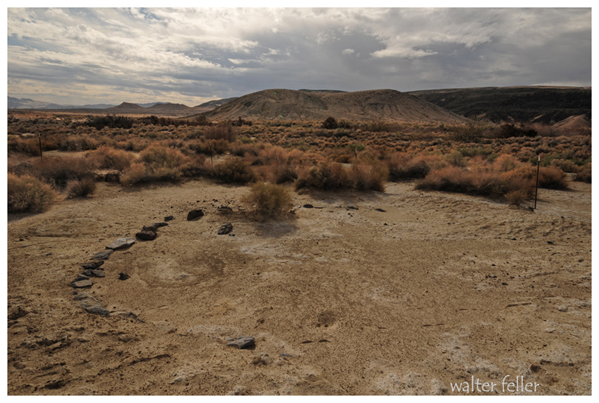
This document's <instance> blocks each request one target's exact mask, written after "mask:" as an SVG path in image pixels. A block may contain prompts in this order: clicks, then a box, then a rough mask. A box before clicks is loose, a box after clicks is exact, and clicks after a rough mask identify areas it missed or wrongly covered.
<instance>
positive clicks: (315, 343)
mask: <svg viewBox="0 0 599 403" xmlns="http://www.w3.org/2000/svg"><path fill="white" fill-rule="evenodd" d="M572 187H573V189H574V190H573V191H569V192H563V191H553V190H545V189H541V190H540V191H539V197H540V201H539V204H538V210H537V211H536V212H534V213H532V212H530V211H527V210H524V209H517V208H511V207H509V206H507V205H505V204H499V203H494V202H490V201H487V200H484V199H481V198H475V197H470V196H462V195H452V194H443V193H436V192H431V193H422V192H419V191H414V190H413V185H411V184H390V185H389V186H388V187H387V191H386V193H376V192H375V193H367V194H356V193H345V192H340V193H318V192H316V193H312V194H303V195H298V194H295V193H293V203H294V205H295V206H296V208H295V209H296V211H295V216H296V218H295V219H289V220H281V221H270V222H265V223H259V222H255V221H252V220H251V219H249V218H248V217H247V216H246V215H245V214H243V213H242V212H240V202H239V200H240V198H241V197H242V196H243V195H244V194H246V193H247V191H248V189H247V188H246V187H234V186H219V185H216V184H213V183H211V182H208V181H194V182H188V183H184V184H182V185H180V186H150V187H145V188H139V189H131V190H126V189H122V188H121V187H120V186H118V185H116V184H107V183H99V184H98V189H97V191H96V194H95V195H94V196H93V197H91V198H89V199H87V200H82V199H79V200H77V199H71V200H65V201H63V202H62V203H61V204H59V205H56V206H54V207H53V208H52V209H51V210H50V211H48V212H47V213H44V214H39V215H18V216H16V215H15V216H10V217H9V224H8V272H7V273H8V314H9V317H8V329H7V330H8V331H7V334H8V367H7V368H8V370H7V372H8V393H9V394H61V395H66V394H117V395H124V394H156V395H165V394H169V395H171V394H172V395H176V394H211V395H223V394H274V395H276V394H303V395H306V394H317V395H326V394H358V395H372V394H377V395H378V394H464V393H458V392H456V391H454V390H452V387H451V385H452V383H457V382H459V383H460V384H462V383H463V382H470V380H471V377H474V379H475V380H476V379H478V380H480V381H481V382H494V383H498V384H500V383H501V381H502V379H504V377H505V376H507V375H509V378H508V379H509V380H511V381H515V379H516V376H518V377H523V378H521V379H524V380H525V382H526V383H530V382H533V383H538V384H539V386H538V387H537V388H536V391H535V392H534V393H528V392H523V391H520V392H519V393H515V392H513V393H508V392H505V391H504V392H502V391H501V388H496V389H495V390H496V391H497V389H499V391H498V392H494V393H492V394H505V395H512V394H523V395H530V394H551V395H554V394H590V392H591V252H590V250H591V222H590V212H591V209H590V206H591V203H590V202H591V187H590V185H587V184H582V183H573V184H572ZM306 204H311V205H312V206H313V208H303V207H299V206H304V205H306ZM222 206H228V207H230V209H226V208H222ZM198 208H199V209H202V211H203V212H204V215H203V216H201V217H199V218H196V219H194V220H192V221H187V214H188V212H189V211H191V210H193V209H198ZM167 216H173V217H174V219H172V220H171V219H169V220H168V221H167V223H168V226H162V227H160V228H159V229H158V230H157V233H158V237H157V238H156V239H155V240H152V241H146V242H143V241H140V240H138V241H137V242H136V243H135V244H134V245H133V246H131V247H130V248H129V249H122V250H121V249H119V250H116V251H114V252H113V253H112V254H111V255H110V256H109V257H108V259H107V260H106V261H105V263H104V264H103V265H102V266H101V270H102V271H103V273H104V274H105V277H102V278H97V277H92V278H91V279H90V281H91V282H92V283H93V285H91V287H89V288H85V289H84V290H83V291H82V290H78V289H73V288H72V287H69V285H68V284H69V283H70V282H71V281H72V280H73V279H74V278H75V277H76V276H77V275H78V274H79V273H81V270H82V267H81V264H82V263H85V262H90V257H91V256H93V255H94V254H95V253H97V252H99V251H102V250H105V248H106V245H109V244H110V243H112V242H113V241H115V240H116V239H117V238H121V237H134V236H135V234H136V233H137V232H139V231H140V230H141V229H142V227H143V226H144V225H148V224H152V223H154V222H158V221H162V220H165V218H166V217H167ZM226 223H230V224H231V225H232V230H231V231H230V232H229V233H228V234H223V235H219V234H218V232H219V229H220V228H222V226H223V225H224V224H226ZM120 273H124V274H126V275H127V276H121V275H120ZM121 278H123V279H121ZM84 292H85V293H86V295H82V294H83V293H84ZM85 300H87V301H91V302H94V303H95V301H98V303H99V304H101V305H102V306H103V307H104V308H105V309H106V310H107V311H109V314H108V316H101V315H94V314H90V313H88V312H86V311H84V309H83V308H82V307H81V305H80V304H81V301H85ZM244 336H249V337H253V338H254V340H255V345H254V346H253V347H252V348H250V349H238V348H235V347H232V346H228V345H227V344H228V343H231V339H238V338H240V337H244ZM238 340H239V339H238ZM475 394H478V395H481V394H483V395H485V394H486V395H488V394H489V393H483V392H476V393H475Z"/></svg>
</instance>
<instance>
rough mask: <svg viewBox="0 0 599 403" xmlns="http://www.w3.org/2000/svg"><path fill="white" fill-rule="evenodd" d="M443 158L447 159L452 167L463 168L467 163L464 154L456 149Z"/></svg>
mask: <svg viewBox="0 0 599 403" xmlns="http://www.w3.org/2000/svg"><path fill="white" fill-rule="evenodd" d="M445 159H446V160H447V162H449V163H450V164H451V165H453V166H454V167H460V168H464V167H465V166H466V165H467V164H466V160H465V159H464V156H463V155H462V153H461V152H459V151H457V150H456V151H453V152H452V153H450V154H448V155H446V156H445Z"/></svg>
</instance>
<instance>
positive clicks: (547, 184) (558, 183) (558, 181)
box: [539, 167, 569, 190]
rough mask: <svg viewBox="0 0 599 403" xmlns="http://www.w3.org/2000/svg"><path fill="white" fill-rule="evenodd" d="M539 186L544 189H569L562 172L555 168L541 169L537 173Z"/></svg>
mask: <svg viewBox="0 0 599 403" xmlns="http://www.w3.org/2000/svg"><path fill="white" fill-rule="evenodd" d="M539 176H540V177H539V186H540V187H542V188H545V189H558V190H566V189H569V186H568V179H567V177H566V174H565V173H564V171H562V170H561V169H559V168H556V167H543V168H541V171H540V172H539Z"/></svg>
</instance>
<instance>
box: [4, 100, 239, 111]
mask: <svg viewBox="0 0 599 403" xmlns="http://www.w3.org/2000/svg"><path fill="white" fill-rule="evenodd" d="M234 99H236V97H233V98H224V99H215V100H213V101H208V102H204V103H203V104H200V105H197V106H195V107H194V108H203V109H206V108H210V109H211V108H216V107H218V106H221V105H223V104H225V103H227V102H229V101H232V100H234ZM123 105H125V106H127V107H129V108H135V107H140V108H154V107H156V106H157V105H179V106H181V107H182V109H184V108H189V106H186V105H182V104H172V103H170V102H150V103H145V104H134V103H129V102H123V103H122V104H121V105H111V104H91V105H90V104H86V105H60V104H55V103H51V102H43V101H36V100H33V99H29V98H15V97H8V109H113V108H120V109H123V108H124V107H123ZM156 109H169V107H166V108H164V107H157V108H156ZM170 109H177V108H172V107H170ZM206 110H209V109H206Z"/></svg>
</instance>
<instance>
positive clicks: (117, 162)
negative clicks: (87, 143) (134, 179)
mask: <svg viewBox="0 0 599 403" xmlns="http://www.w3.org/2000/svg"><path fill="white" fill-rule="evenodd" d="M87 158H88V159H89V160H90V161H91V163H92V164H93V165H94V166H96V167H97V168H98V169H115V170H117V171H122V170H124V169H126V168H129V166H130V165H131V161H132V160H133V158H134V155H133V154H131V153H128V152H126V151H123V150H116V149H114V148H112V147H110V146H102V147H100V148H98V149H97V150H95V151H92V152H90V153H89V154H87Z"/></svg>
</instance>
